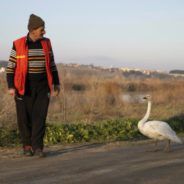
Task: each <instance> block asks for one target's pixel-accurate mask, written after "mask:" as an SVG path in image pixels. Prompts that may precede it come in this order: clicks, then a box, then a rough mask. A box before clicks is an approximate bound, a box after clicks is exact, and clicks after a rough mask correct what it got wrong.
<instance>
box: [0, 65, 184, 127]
mask: <svg viewBox="0 0 184 184" xmlns="http://www.w3.org/2000/svg"><path fill="white" fill-rule="evenodd" d="M58 70H59V75H60V79H61V86H62V90H61V93H60V95H59V97H52V98H51V103H50V107H49V113H48V117H47V122H49V123H53V122H54V123H72V124H73V123H81V122H84V123H93V122H96V121H100V120H114V119H136V120H139V119H141V118H142V117H143V116H144V114H145V112H146V108H147V104H146V103H145V102H144V101H142V100H141V97H142V96H144V95H146V94H150V95H151V96H152V112H151V116H150V119H159V120H169V119H172V118H180V119H182V117H183V112H184V98H183V94H184V80H183V79H182V78H174V77H173V78H169V79H159V78H135V77H128V78H125V77H124V76H123V75H122V74H121V73H118V72H112V71H106V70H102V69H96V68H94V69H91V68H88V67H76V66H75V67H74V66H66V65H58ZM0 96H1V99H0V124H1V126H16V114H15V107H14V100H13V98H12V97H11V96H9V95H8V94H7V86H6V82H5V75H4V76H3V75H1V80H0Z"/></svg>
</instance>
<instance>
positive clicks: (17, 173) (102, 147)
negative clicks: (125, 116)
mask: <svg viewBox="0 0 184 184" xmlns="http://www.w3.org/2000/svg"><path fill="white" fill-rule="evenodd" d="M159 147H160V148H162V147H163V143H161V144H160V145H159ZM152 148H153V142H152V141H139V142H126V143H124V142H123V143H122V142H121V143H119V142H118V143H117V142H116V143H109V144H87V145H72V146H63V145H57V146H51V147H48V148H46V152H47V155H48V156H47V157H46V158H42V159H40V158H37V157H31V158H27V157H22V156H20V155H19V153H18V151H19V150H17V149H0V184H86V183H87V184H183V183H184V145H172V148H173V151H171V152H168V153H167V152H163V151H158V152H148V151H147V150H148V149H152Z"/></svg>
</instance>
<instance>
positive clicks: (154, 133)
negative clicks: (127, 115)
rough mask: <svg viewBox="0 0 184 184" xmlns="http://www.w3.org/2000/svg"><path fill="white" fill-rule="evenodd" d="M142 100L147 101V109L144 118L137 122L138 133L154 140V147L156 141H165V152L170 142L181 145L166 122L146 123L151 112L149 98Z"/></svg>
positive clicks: (168, 148)
mask: <svg viewBox="0 0 184 184" xmlns="http://www.w3.org/2000/svg"><path fill="white" fill-rule="evenodd" d="M144 99H146V100H148V107H147V112H146V114H145V116H144V117H143V119H141V120H140V121H139V122H138V129H139V131H140V132H141V133H142V134H143V135H145V136H147V137H149V138H151V139H154V140H155V141H156V144H155V145H157V141H158V140H166V141H167V143H166V146H165V149H164V150H165V151H169V150H170V142H171V141H172V142H175V143H180V144H182V141H181V139H180V138H179V137H178V136H177V135H176V133H175V131H174V130H172V129H171V127H170V126H169V125H168V124H167V123H166V122H163V121H157V120H154V121H147V120H148V118H149V115H150V111H151V96H149V95H147V96H145V97H144ZM146 121H147V122H146Z"/></svg>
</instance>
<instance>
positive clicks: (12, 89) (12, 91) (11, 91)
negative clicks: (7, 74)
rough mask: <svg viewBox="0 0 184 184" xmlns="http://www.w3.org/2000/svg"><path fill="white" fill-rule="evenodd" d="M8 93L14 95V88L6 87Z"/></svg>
mask: <svg viewBox="0 0 184 184" xmlns="http://www.w3.org/2000/svg"><path fill="white" fill-rule="evenodd" d="M8 93H9V94H10V95H11V96H15V89H14V88H10V89H8Z"/></svg>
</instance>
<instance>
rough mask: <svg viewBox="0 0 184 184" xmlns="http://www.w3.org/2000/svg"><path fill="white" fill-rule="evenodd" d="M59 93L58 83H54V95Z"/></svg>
mask: <svg viewBox="0 0 184 184" xmlns="http://www.w3.org/2000/svg"><path fill="white" fill-rule="evenodd" d="M59 93H60V85H54V95H55V96H58V95H59Z"/></svg>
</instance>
